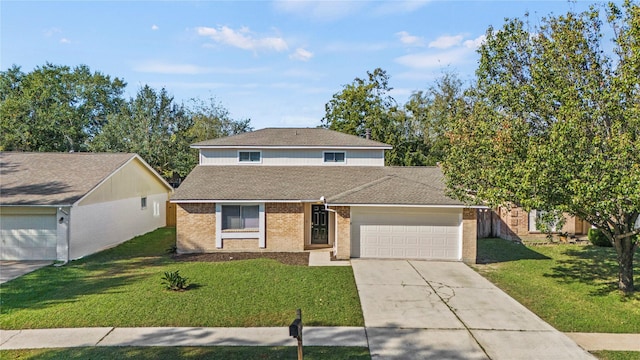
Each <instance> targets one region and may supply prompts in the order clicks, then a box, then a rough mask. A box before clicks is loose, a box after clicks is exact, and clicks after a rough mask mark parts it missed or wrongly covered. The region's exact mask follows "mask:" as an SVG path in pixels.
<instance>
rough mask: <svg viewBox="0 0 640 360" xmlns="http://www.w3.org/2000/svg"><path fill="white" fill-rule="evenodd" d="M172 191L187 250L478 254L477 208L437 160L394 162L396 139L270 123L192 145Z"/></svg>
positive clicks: (180, 244)
mask: <svg viewBox="0 0 640 360" xmlns="http://www.w3.org/2000/svg"><path fill="white" fill-rule="evenodd" d="M192 147H194V148H196V149H199V151H200V158H199V159H200V161H199V165H198V166H197V167H196V168H195V169H194V170H193V171H192V172H191V174H189V176H188V177H187V178H186V179H185V180H184V182H183V183H182V185H181V186H180V187H179V188H178V189H177V190H176V192H175V193H174V195H173V196H172V200H171V202H173V203H176V204H177V241H176V245H177V249H178V252H179V253H198V252H220V251H228V252H233V251H256V252H259V251H272V252H273V251H282V252H296V251H304V250H306V249H313V248H318V247H327V248H328V247H330V248H332V249H333V254H334V256H335V257H336V258H337V259H348V258H351V257H372V258H412V259H438V260H455V261H459V260H463V261H466V262H475V259H476V209H472V208H466V207H465V206H464V205H463V204H462V203H461V202H459V201H457V200H454V199H451V198H449V197H447V196H445V186H444V183H443V175H442V172H441V170H440V169H439V168H437V167H386V166H384V151H385V150H388V149H391V146H389V145H386V144H383V143H380V142H376V141H372V140H369V139H365V138H360V137H357V136H352V135H347V134H343V133H339V132H335V131H331V130H327V129H320V128H267V129H263V130H258V131H254V132H250V133H244V134H240V135H235V136H231V137H226V138H220V139H215V140H209V141H204V142H200V143H197V144H194V145H192Z"/></svg>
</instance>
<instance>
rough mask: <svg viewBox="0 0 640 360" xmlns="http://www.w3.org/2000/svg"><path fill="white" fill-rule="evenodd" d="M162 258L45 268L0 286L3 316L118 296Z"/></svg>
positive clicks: (146, 274)
mask: <svg viewBox="0 0 640 360" xmlns="http://www.w3.org/2000/svg"><path fill="white" fill-rule="evenodd" d="M166 261H171V260H169V259H168V257H166V259H163V258H151V257H149V258H137V259H131V260H128V261H114V262H96V261H85V260H79V261H78V262H75V261H72V262H70V263H69V264H67V265H64V266H61V267H55V266H48V267H45V268H42V269H40V270H37V271H35V272H32V273H30V274H27V275H25V276H22V277H20V278H17V279H14V280H12V281H10V282H8V283H6V284H3V285H2V313H9V312H12V311H14V310H20V309H40V308H46V307H48V306H52V305H55V304H60V303H68V302H74V301H76V300H77V299H78V298H80V297H82V296H83V295H89V294H92V295H93V294H99V293H110V294H114V293H119V292H121V290H120V287H121V286H125V285H128V284H131V283H132V282H135V281H138V280H140V279H142V278H144V277H148V276H149V275H148V273H143V272H140V271H139V270H140V269H148V268H150V267H156V266H162V265H163V264H165V263H166Z"/></svg>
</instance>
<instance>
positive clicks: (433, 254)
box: [351, 206, 462, 260]
mask: <svg viewBox="0 0 640 360" xmlns="http://www.w3.org/2000/svg"><path fill="white" fill-rule="evenodd" d="M461 224H462V209H460V208H421V207H386V206H381V207H352V208H351V239H352V240H351V256H352V257H363V258H367V257H368V258H406V259H430V260H461V258H462V236H461Z"/></svg>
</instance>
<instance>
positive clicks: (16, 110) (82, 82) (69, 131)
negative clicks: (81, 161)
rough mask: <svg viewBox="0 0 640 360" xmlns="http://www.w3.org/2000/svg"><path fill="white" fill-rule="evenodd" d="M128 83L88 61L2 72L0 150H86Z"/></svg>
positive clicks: (114, 107)
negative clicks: (112, 77) (92, 67)
mask: <svg viewBox="0 0 640 360" xmlns="http://www.w3.org/2000/svg"><path fill="white" fill-rule="evenodd" d="M125 86H126V84H125V83H124V82H123V81H122V80H120V79H118V78H114V79H111V77H109V76H107V75H103V74H101V73H99V72H92V71H91V70H90V69H89V68H88V67H87V66H85V65H80V66H77V67H74V68H70V67H68V66H59V65H52V64H46V65H44V66H41V67H37V68H35V69H34V70H33V71H31V72H30V73H26V74H25V73H23V72H22V71H21V70H20V68H19V67H18V66H15V65H14V66H12V67H11V68H9V69H8V70H7V71H3V72H0V150H22V151H80V150H86V148H87V144H88V143H89V142H90V141H91V140H92V139H93V137H94V136H95V135H96V134H97V133H98V132H99V131H100V129H101V128H102V126H104V124H105V123H106V121H107V116H108V115H109V114H113V113H115V112H117V111H118V108H119V107H120V104H121V102H122V101H123V99H122V97H121V96H122V92H123V90H124V88H125Z"/></svg>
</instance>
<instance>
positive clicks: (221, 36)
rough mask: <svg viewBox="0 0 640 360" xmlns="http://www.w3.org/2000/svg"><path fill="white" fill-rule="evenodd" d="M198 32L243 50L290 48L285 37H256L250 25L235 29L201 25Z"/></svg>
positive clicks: (279, 49) (197, 29)
mask: <svg viewBox="0 0 640 360" xmlns="http://www.w3.org/2000/svg"><path fill="white" fill-rule="evenodd" d="M196 32H197V33H198V35H200V36H206V37H209V38H211V39H212V40H213V41H215V42H217V43H221V44H225V45H229V46H233V47H237V48H240V49H243V50H251V51H259V50H274V51H284V50H287V49H288V45H287V42H286V41H285V40H284V39H283V38H281V37H273V36H265V37H256V36H255V35H254V34H253V33H252V32H251V31H250V30H249V28H248V27H241V28H240V29H239V30H234V29H231V28H230V27H227V26H219V27H218V28H217V29H216V28H211V27H205V26H201V27H198V28H196Z"/></svg>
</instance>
